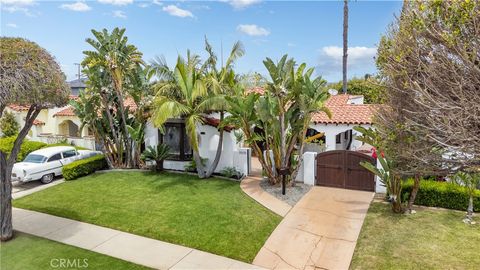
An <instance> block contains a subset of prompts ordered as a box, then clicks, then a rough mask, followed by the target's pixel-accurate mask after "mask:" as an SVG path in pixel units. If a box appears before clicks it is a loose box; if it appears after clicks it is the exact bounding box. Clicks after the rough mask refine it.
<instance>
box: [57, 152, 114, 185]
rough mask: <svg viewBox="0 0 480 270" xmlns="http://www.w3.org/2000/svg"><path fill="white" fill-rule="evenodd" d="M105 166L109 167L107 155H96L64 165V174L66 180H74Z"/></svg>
mask: <svg viewBox="0 0 480 270" xmlns="http://www.w3.org/2000/svg"><path fill="white" fill-rule="evenodd" d="M105 168H107V161H106V160H105V156H103V155H96V156H93V157H89V158H86V159H81V160H77V161H74V162H72V163H70V164H67V165H65V166H63V168H62V174H63V177H64V178H65V180H74V179H77V178H79V177H82V176H85V175H89V174H91V173H94V172H95V171H97V170H102V169H105Z"/></svg>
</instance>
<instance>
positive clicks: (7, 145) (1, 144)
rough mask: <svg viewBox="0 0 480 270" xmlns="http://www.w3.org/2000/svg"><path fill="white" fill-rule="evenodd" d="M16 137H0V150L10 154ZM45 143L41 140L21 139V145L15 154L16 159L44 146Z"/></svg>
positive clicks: (19, 159)
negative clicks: (16, 154)
mask: <svg viewBox="0 0 480 270" xmlns="http://www.w3.org/2000/svg"><path fill="white" fill-rule="evenodd" d="M15 139H16V137H15V136H14V137H8V138H0V151H2V152H4V153H6V154H7V155H9V154H10V152H11V151H12V148H13V143H14V142H15ZM46 146H47V144H46V143H43V142H35V141H29V140H26V139H25V140H23V143H22V146H21V147H20V152H19V153H18V156H17V161H22V160H23V159H25V157H26V156H27V155H28V154H30V153H31V152H33V151H35V150H38V149H41V148H44V147H46Z"/></svg>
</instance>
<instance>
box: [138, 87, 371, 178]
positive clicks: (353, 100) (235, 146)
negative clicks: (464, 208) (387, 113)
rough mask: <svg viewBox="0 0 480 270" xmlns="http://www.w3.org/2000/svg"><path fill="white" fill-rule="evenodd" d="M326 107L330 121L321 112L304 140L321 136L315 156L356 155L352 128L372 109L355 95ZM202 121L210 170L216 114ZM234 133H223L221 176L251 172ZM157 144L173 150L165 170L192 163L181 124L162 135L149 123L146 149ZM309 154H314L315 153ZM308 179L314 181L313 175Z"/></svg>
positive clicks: (366, 120) (202, 147)
mask: <svg viewBox="0 0 480 270" xmlns="http://www.w3.org/2000/svg"><path fill="white" fill-rule="evenodd" d="M249 92H256V93H259V94H262V93H263V89H262V88H253V89H250V90H249ZM326 106H327V107H328V108H329V109H330V110H331V112H332V118H331V119H330V118H328V116H327V115H326V114H325V113H323V112H320V113H317V114H315V115H314V117H313V119H312V123H311V125H310V129H309V131H308V134H307V137H308V136H313V135H315V134H318V133H322V134H323V136H319V137H320V139H318V140H317V141H319V142H320V143H319V144H320V145H321V146H322V147H320V148H319V149H321V150H318V151H316V152H317V153H318V152H324V151H331V150H352V151H355V150H357V149H360V147H361V146H362V144H363V143H362V142H360V141H358V140H356V139H355V136H356V135H357V134H356V131H354V130H353V127H355V126H363V127H366V128H368V127H370V126H371V125H372V117H373V110H374V108H375V106H374V105H369V104H363V96H355V95H332V96H331V97H330V98H329V99H328V100H327V102H326ZM204 120H205V124H204V125H199V126H198V127H197V130H198V132H199V151H200V156H201V157H202V158H206V159H207V160H206V165H207V166H209V165H210V164H211V163H212V162H213V159H214V157H215V153H216V149H217V145H218V139H219V132H218V130H217V126H218V124H219V120H218V115H217V114H211V115H208V116H206V117H205V119H204ZM233 132H234V131H233V130H231V129H230V128H227V129H226V130H225V132H224V141H223V148H222V155H221V158H220V162H219V164H218V166H217V168H216V170H215V171H216V172H220V171H221V170H223V169H225V168H227V167H234V168H236V169H237V170H238V171H240V172H241V173H243V174H246V175H248V174H249V172H250V170H251V154H252V153H251V150H250V149H249V148H242V147H240V146H239V143H238V142H236V139H235V136H234V133H233ZM159 143H166V144H168V145H169V146H170V148H171V149H172V150H173V156H172V158H171V159H169V160H166V161H165V163H164V167H165V168H166V169H173V170H184V167H185V165H187V164H188V163H189V162H190V161H191V160H192V149H191V148H190V145H189V144H188V138H187V136H186V134H185V125H184V123H183V122H182V120H180V119H170V120H169V121H168V122H167V123H166V124H165V132H164V134H162V133H161V132H160V130H159V129H157V128H155V127H154V126H153V125H152V124H151V123H149V124H148V125H147V128H146V131H145V146H156V145H157V144H159ZM307 151H310V150H307ZM309 153H311V154H313V155H315V154H316V153H314V152H309ZM312 162H313V161H312ZM312 164H313V163H312ZM308 166H310V165H307V167H305V170H310V169H309V167H308ZM312 166H314V164H313V165H312ZM300 177H301V178H303V173H301V174H300ZM307 177H308V175H307ZM311 177H314V175H313V176H311ZM302 181H303V179H302Z"/></svg>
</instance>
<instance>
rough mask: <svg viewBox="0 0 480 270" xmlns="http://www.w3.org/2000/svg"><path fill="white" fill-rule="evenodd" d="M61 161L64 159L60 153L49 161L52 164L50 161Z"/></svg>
mask: <svg viewBox="0 0 480 270" xmlns="http://www.w3.org/2000/svg"><path fill="white" fill-rule="evenodd" d="M60 159H62V155H61V154H60V153H58V154H55V155H53V156H51V157H50V158H49V159H48V162H50V161H55V160H60Z"/></svg>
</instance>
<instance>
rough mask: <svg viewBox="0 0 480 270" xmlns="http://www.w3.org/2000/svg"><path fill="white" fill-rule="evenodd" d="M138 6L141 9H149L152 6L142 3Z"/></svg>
mask: <svg viewBox="0 0 480 270" xmlns="http://www.w3.org/2000/svg"><path fill="white" fill-rule="evenodd" d="M138 6H139V7H141V8H146V7H149V6H150V5H149V4H148V3H140V4H138Z"/></svg>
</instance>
